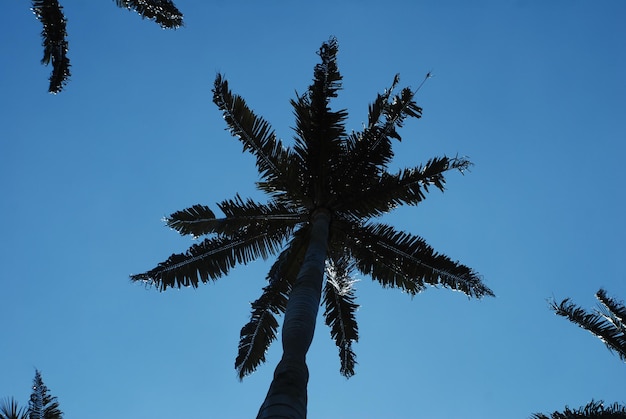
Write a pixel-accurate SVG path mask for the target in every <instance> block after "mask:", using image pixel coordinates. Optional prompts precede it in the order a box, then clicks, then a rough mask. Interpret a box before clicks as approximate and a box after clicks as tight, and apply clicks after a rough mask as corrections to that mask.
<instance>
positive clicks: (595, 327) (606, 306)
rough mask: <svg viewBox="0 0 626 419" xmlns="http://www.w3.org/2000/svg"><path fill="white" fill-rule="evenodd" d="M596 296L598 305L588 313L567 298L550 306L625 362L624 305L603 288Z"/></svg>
mask: <svg viewBox="0 0 626 419" xmlns="http://www.w3.org/2000/svg"><path fill="white" fill-rule="evenodd" d="M596 298H597V299H598V301H599V302H600V305H599V306H598V308H596V309H594V310H593V312H590V313H589V312H587V311H585V310H584V309H582V308H580V307H578V306H576V305H575V304H574V303H571V302H570V300H569V298H566V299H565V300H563V301H561V303H560V304H557V303H556V302H555V301H552V302H551V303H550V307H551V308H552V310H554V312H555V313H556V314H558V315H559V316H563V317H565V318H567V319H568V320H569V321H571V322H572V323H575V324H577V325H578V326H580V327H582V328H583V329H586V330H588V331H589V332H591V333H592V334H594V335H595V336H597V337H598V338H599V339H600V340H601V341H602V342H604V344H605V345H606V347H607V348H609V350H610V351H612V352H614V353H616V354H617V355H618V356H619V357H620V359H621V360H622V361H624V362H626V307H625V306H624V304H623V303H621V302H618V301H616V300H614V299H612V298H609V297H607V295H606V291H605V290H603V289H600V290H599V291H598V292H597V293H596Z"/></svg>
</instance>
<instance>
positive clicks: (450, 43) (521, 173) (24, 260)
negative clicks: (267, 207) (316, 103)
mask: <svg viewBox="0 0 626 419" xmlns="http://www.w3.org/2000/svg"><path fill="white" fill-rule="evenodd" d="M5 3H6V4H4V10H5V12H4V14H3V15H4V17H5V23H4V24H3V25H0V39H2V42H1V43H0V61H1V62H0V91H1V92H2V94H1V96H0V106H1V109H2V112H0V122H1V124H0V125H1V127H2V130H1V134H0V188H1V191H2V200H1V201H0V218H1V219H2V220H3V228H2V234H1V237H2V238H1V242H0V266H2V270H1V274H0V301H1V304H0V317H1V318H2V324H3V326H2V334H1V335H2V337H1V338H0V371H1V373H0V397H4V396H14V397H16V398H17V399H18V401H20V402H21V403H22V404H26V403H27V400H28V396H29V393H30V385H31V380H32V378H33V376H34V368H35V367H36V368H39V369H40V370H41V371H42V374H43V378H44V381H45V382H46V384H47V385H48V387H49V388H50V390H51V392H52V394H53V395H56V396H57V397H58V398H59V402H60V405H61V408H62V410H63V411H64V412H65V413H66V417H67V418H68V419H74V418H77V419H104V418H111V417H117V418H129V419H161V418H163V419H164V418H183V417H184V418H250V417H254V415H255V414H256V411H257V409H258V406H259V404H260V403H261V401H262V400H263V398H264V396H265V392H266V389H267V387H268V384H269V382H270V377H271V374H272V372H273V369H274V366H275V364H276V362H277V360H278V358H279V356H280V345H279V344H278V343H275V344H274V345H273V346H272V348H271V350H270V352H269V355H268V362H267V363H266V364H265V365H264V366H262V367H260V368H259V370H258V371H257V372H256V373H255V374H254V375H252V376H250V377H249V378H247V379H246V380H244V381H243V382H242V383H241V382H239V381H238V380H237V378H236V376H235V370H234V367H233V366H234V359H235V355H236V351H237V343H238V338H239V331H240V328H241V327H242V326H243V325H244V324H245V323H246V322H247V320H248V316H249V303H250V302H251V301H253V300H255V299H256V298H257V297H258V295H259V293H260V290H261V288H262V287H263V285H264V278H265V273H266V272H267V269H268V266H269V264H270V263H271V260H270V261H266V262H264V261H258V262H255V263H253V264H251V265H249V266H243V267H240V268H237V269H236V270H235V271H234V272H233V273H232V275H230V276H229V277H226V278H223V279H221V280H220V281H218V282H216V283H213V284H207V285H205V286H202V287H201V288H199V289H197V290H193V289H183V290H180V291H169V292H166V293H159V292H157V291H156V290H154V289H144V287H143V286H141V285H137V284H131V283H130V281H129V279H128V275H129V274H131V273H138V272H142V271H144V270H147V269H150V268H152V267H153V266H154V265H155V264H156V263H158V262H160V261H162V260H164V259H165V258H167V257H168V256H169V255H170V254H171V253H173V252H181V251H184V250H186V248H187V247H188V246H189V245H191V244H192V241H191V239H190V238H185V237H179V236H178V235H177V234H176V233H175V232H173V231H170V230H168V229H167V228H166V227H164V226H163V223H162V222H161V218H162V217H163V216H165V215H168V214H170V213H171V212H173V211H176V210H179V209H183V208H187V207H189V206H191V205H193V204H196V203H203V204H208V205H212V206H213V208H215V206H214V203H215V202H218V201H220V200H222V199H225V198H230V197H232V196H233V195H234V194H235V193H236V192H239V193H240V194H241V195H242V196H244V197H245V196H251V197H257V198H259V197H260V195H259V193H258V192H257V191H255V189H254V181H255V180H256V179H257V177H256V173H255V168H254V163H253V160H252V158H251V157H250V156H249V155H245V154H242V153H241V146H240V144H239V143H238V142H237V141H236V140H235V139H233V138H231V137H230V136H229V134H228V133H227V132H226V131H224V128H225V125H224V122H223V120H222V118H221V115H220V113H219V112H218V110H217V109H216V107H215V106H214V105H213V104H212V102H211V92H210V89H211V87H212V82H213V79H214V77H215V74H216V72H218V71H219V72H223V73H225V74H226V77H227V78H228V80H229V81H230V83H231V88H232V89H233V90H234V91H236V92H238V93H240V94H242V95H243V96H244V97H245V98H246V99H247V101H248V104H249V105H250V106H251V107H252V108H253V109H255V111H256V112H257V113H258V114H260V115H263V116H264V117H265V118H266V119H267V120H269V121H270V122H271V123H272V125H273V127H274V128H275V129H276V130H277V131H278V133H279V134H280V136H281V137H282V138H283V139H284V140H285V141H289V139H290V138H291V136H292V133H291V129H290V127H291V126H293V124H294V122H293V116H292V111H291V108H290V105H289V99H290V98H293V97H294V92H295V91H296V90H297V91H299V92H302V91H304V90H305V89H306V87H307V86H308V85H309V83H310V81H311V76H312V70H313V66H314V65H315V63H316V62H317V59H318V57H317V56H316V54H315V53H316V51H317V49H318V48H319V46H320V45H321V43H322V42H323V41H325V40H327V39H328V37H329V36H331V35H334V36H336V37H337V38H338V40H339V43H340V55H339V66H340V70H341V72H342V74H343V76H344V90H343V91H342V92H341V96H340V98H339V99H338V100H337V101H336V102H335V105H336V106H337V107H346V108H348V109H349V111H350V119H349V122H348V124H347V127H348V129H351V128H354V129H358V128H360V126H361V123H362V122H363V121H365V118H366V114H367V105H368V104H369V103H370V102H371V101H372V100H373V99H374V98H375V96H376V93H378V92H380V91H382V90H383V89H384V88H385V87H387V86H388V85H389V84H390V83H391V81H392V79H393V76H394V74H396V73H400V74H401V80H402V82H401V84H402V85H411V86H417V85H418V84H419V83H420V82H421V81H422V79H423V77H424V75H425V74H426V73H427V72H428V71H432V72H433V74H434V75H435V76H434V77H433V78H432V79H430V80H429V81H428V82H427V83H426V85H425V86H424V87H423V88H422V90H421V91H420V93H419V95H418V102H419V104H420V105H421V106H423V108H424V117H423V119H422V120H419V121H416V120H411V121H409V122H408V124H407V125H406V127H405V128H404V129H403V130H402V132H401V134H402V135H403V138H404V141H403V142H402V143H401V144H396V145H397V147H396V151H397V159H396V160H395V163H394V164H395V165H396V166H397V167H405V166H415V165H418V164H419V163H422V162H425V161H426V160H427V159H428V158H429V157H432V156H436V155H443V154H448V155H455V154H457V153H458V154H460V155H467V156H469V157H470V158H471V159H472V161H473V162H474V163H475V166H474V168H473V170H472V172H471V173H469V174H467V175H466V176H461V175H460V174H456V173H451V174H450V176H449V178H448V179H449V182H448V190H447V191H446V193H445V194H441V193H439V192H438V191H434V192H432V193H431V195H429V197H428V199H427V200H426V201H425V202H424V203H423V204H422V205H420V206H418V207H408V208H402V209H400V210H398V211H396V212H394V213H392V214H390V215H389V216H388V217H386V221H388V222H390V223H393V224H394V225H395V226H397V227H398V228H400V229H403V230H406V231H409V232H412V233H414V234H418V235H421V236H422V237H424V238H425V239H426V240H427V241H428V242H429V243H430V244H432V245H433V246H434V247H435V248H436V249H437V250H439V251H441V252H443V253H446V254H448V255H449V256H451V257H452V258H454V259H458V260H459V261H461V262H462V263H464V264H467V265H469V266H471V267H473V268H474V269H476V270H477V271H479V272H480V273H481V274H482V275H484V280H485V282H486V284H487V285H488V286H489V287H490V288H491V289H493V291H494V292H495V293H496V295H497V298H493V299H485V300H480V301H477V300H468V299H467V298H466V297H465V296H464V295H462V294H460V293H454V292H451V291H449V290H445V289H434V288H431V289H428V290H427V291H426V292H424V293H423V294H420V295H418V296H416V297H415V298H413V299H411V298H410V297H408V296H407V295H403V294H401V293H400V292H398V291H397V290H390V289H382V288H380V287H379V286H378V284H376V283H373V282H372V281H371V280H370V279H369V278H367V277H360V278H359V279H360V282H359V283H358V284H357V292H358V302H359V303H360V304H361V308H360V310H359V312H358V317H357V318H358V321H359V326H360V335H361V339H360V341H359V343H358V344H357V345H356V347H355V349H356V352H357V357H358V358H357V361H358V362H359V365H358V366H357V373H356V376H354V377H353V378H352V379H350V380H346V379H345V378H343V377H342V376H341V375H340V374H339V359H338V356H337V351H336V348H335V347H334V345H333V343H332V341H331V339H330V336H329V330H328V328H327V327H326V326H325V325H324V324H323V323H322V322H321V321H320V322H319V324H318V329H317V331H316V336H315V341H314V344H313V346H312V348H311V351H310V355H309V366H310V369H311V380H310V383H309V399H310V400H309V415H310V417H311V418H312V419H315V418H359V419H360V418H381V417H385V418H418V417H419V418H431V419H438V418H470V419H471V418H480V419H490V418H494V419H495V418H527V417H529V416H530V415H531V414H532V413H533V412H550V411H554V410H557V409H562V408H563V407H564V406H565V405H566V404H567V405H570V406H572V407H578V406H581V405H584V404H585V403H587V402H588V401H590V400H591V399H592V398H595V399H596V400H598V399H603V400H605V401H607V402H615V401H618V402H622V403H626V374H625V373H626V365H624V364H623V363H620V361H619V359H618V358H617V357H616V356H614V355H612V354H611V353H609V352H608V351H607V349H606V348H605V347H604V345H603V344H602V343H601V342H600V341H599V340H597V339H595V338H594V337H593V336H591V335H590V334H589V333H587V332H585V331H583V330H581V329H579V328H577V327H576V326H574V325H572V324H570V323H569V322H567V321H566V320H565V319H562V318H559V317H557V316H555V315H554V314H553V313H552V312H551V311H550V310H549V309H548V304H547V299H549V298H551V297H553V296H554V297H556V298H557V299H561V298H565V297H568V296H569V297H572V298H573V299H574V301H576V302H577V303H579V304H581V305H583V306H585V307H588V308H591V307H593V306H594V304H595V299H594V297H593V295H594V293H595V292H596V291H597V290H598V288H600V287H605V288H606V289H607V290H608V291H609V294H610V295H612V296H616V297H618V298H620V299H624V298H626V282H625V279H626V273H625V271H624V261H625V260H626V241H625V240H624V236H626V217H625V216H624V205H625V202H626V198H625V195H624V184H625V182H626V173H625V171H624V167H623V165H624V155H625V154H626V147H625V143H626V125H625V122H624V121H625V115H626V78H625V77H624V74H626V25H624V22H625V21H626V2H623V1H619V0H614V1H603V2H591V1H582V0H568V1H565V0H556V1H550V2H545V1H539V0H535V1H522V0H519V1H490V2H489V1H481V2H477V3H478V4H475V5H472V6H468V5H467V4H466V3H467V2H462V1H456V2H451V1H444V2H435V1H408V0H407V1H387V2H373V1H357V0H350V1H333V2H328V1H317V2H296V3H298V5H295V4H294V3H293V2H287V1H231V2H209V1H207V2H197V1H188V0H178V1H177V2H176V4H177V6H178V7H179V8H180V9H181V10H182V11H183V12H184V13H185V20H186V27H184V28H182V29H180V30H177V31H165V30H161V29H160V28H159V27H158V26H157V25H156V24H154V23H152V22H149V21H142V20H141V19H140V18H139V17H138V16H137V15H136V14H134V13H130V12H127V11H124V10H121V9H118V8H117V7H115V5H114V2H113V1H111V0H97V1H96V0H92V1H89V2H86V1H78V0H65V1H63V2H62V4H63V5H64V7H65V13H66V16H67V18H68V31H69V42H70V53H69V57H70V59H71V62H72V73H73V76H72V79H71V81H70V83H69V84H68V86H67V88H66V91H64V92H63V93H61V94H59V95H56V96H53V95H50V94H48V93H47V92H46V90H47V79H48V76H49V73H50V69H49V68H46V67H43V66H41V65H39V60H40V58H41V54H42V49H41V47H40V44H41V40H40V37H39V33H40V30H41V28H40V24H39V22H38V21H36V19H35V18H34V16H33V15H32V13H31V12H30V10H29V4H30V2H27V1H19V2H18V1H11V2H8V1H7V2H5Z"/></svg>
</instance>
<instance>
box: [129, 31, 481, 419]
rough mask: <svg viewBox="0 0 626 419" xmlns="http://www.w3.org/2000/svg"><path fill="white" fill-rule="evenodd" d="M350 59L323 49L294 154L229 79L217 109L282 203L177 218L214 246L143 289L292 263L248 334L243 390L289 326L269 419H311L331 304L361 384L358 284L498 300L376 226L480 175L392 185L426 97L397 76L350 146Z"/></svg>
mask: <svg viewBox="0 0 626 419" xmlns="http://www.w3.org/2000/svg"><path fill="white" fill-rule="evenodd" d="M337 52H338V45H337V41H336V40H335V39H334V38H331V39H330V40H329V41H328V42H325V43H324V44H323V45H322V47H321V48H320V50H319V56H320V59H321V62H320V63H319V64H317V65H316V66H315V69H314V74H313V84H311V85H310V86H309V88H308V90H307V91H306V93H304V94H303V95H296V99H294V100H292V101H291V104H292V106H293V108H294V113H295V118H296V126H295V128H294V130H295V143H294V145H293V146H291V147H286V146H285V145H284V144H283V143H282V141H281V140H279V139H278V138H277V137H276V135H275V134H274V131H273V130H272V128H271V127H270V125H269V123H267V122H266V121H265V120H264V119H262V118H260V117H258V116H257V115H256V114H255V113H254V112H253V111H252V110H250V109H249V108H248V106H247V105H246V103H245V101H244V100H243V98H241V97H240V96H238V95H234V94H233V93H232V92H231V91H230V90H229V87H228V82H227V81H226V80H224V78H223V77H222V76H221V75H219V74H218V76H217V77H216V79H215V84H214V88H213V102H214V103H215V104H216V105H217V106H218V108H219V109H220V111H222V113H223V116H224V120H225V121H226V124H227V125H228V128H229V130H230V132H231V134H232V135H233V136H234V137H236V138H237V139H239V140H240V141H241V142H242V144H243V149H244V151H248V152H250V153H251V154H252V155H253V156H255V157H256V165H257V168H258V171H259V176H260V181H259V182H257V187H258V189H260V190H261V191H263V192H265V193H266V194H267V195H268V202H267V203H260V202H255V201H253V200H251V199H243V198H241V197H240V196H239V195H235V197H234V198H233V199H230V200H225V201H223V202H221V203H219V204H218V207H219V209H220V210H221V212H222V213H223V214H224V217H222V218H217V217H216V216H215V214H214V213H213V211H212V210H211V209H210V208H209V207H207V206H204V205H194V206H192V207H191V208H187V209H185V210H182V211H177V212H175V213H173V214H172V215H170V216H169V217H168V218H167V219H166V222H167V225H168V226H169V227H172V228H173V229H175V230H177V231H178V232H179V233H181V234H183V235H192V236H194V237H199V236H203V235H208V236H209V237H208V238H206V239H205V240H204V241H202V242H201V243H198V244H194V245H193V246H191V248H190V249H189V250H187V252H186V253H182V254H174V255H172V256H170V257H169V258H168V259H167V260H166V261H164V262H162V263H159V264H158V266H157V267H156V268H154V269H152V270H150V271H148V272H145V273H142V274H138V275H133V276H131V279H132V280H134V281H143V282H145V283H148V284H152V285H154V286H156V287H157V288H159V289H160V290H161V291H163V290H166V289H167V288H169V287H178V288H180V287H187V286H191V287H197V286H198V285H199V283H200V282H203V283H205V282H208V281H209V280H216V279H218V278H220V277H222V276H224V275H226V274H228V273H229V271H230V269H231V268H232V267H234V266H235V265H237V264H247V263H248V262H250V261H252V260H253V259H256V258H259V257H261V258H264V259H265V258H268V257H269V256H270V255H276V254H277V255H278V256H277V258H276V261H275V262H274V264H273V265H272V267H271V268H270V271H269V273H268V275H267V279H268V283H267V285H266V286H265V287H264V288H263V292H262V294H261V297H260V298H259V299H258V300H256V301H255V302H253V303H252V315H251V319H250V321H249V323H248V324H246V325H245V326H244V327H243V328H242V329H241V339H240V343H239V352H238V355H237V358H236V362H235V366H236V368H237V370H238V372H239V376H240V377H243V376H245V375H246V374H249V373H250V372H252V371H254V370H255V368H256V367H257V366H258V365H259V364H260V363H261V362H263V361H265V352H266V350H267V348H268V347H269V345H270V344H271V342H272V341H273V340H275V339H276V333H277V329H278V322H277V320H276V317H275V316H276V315H277V314H281V313H284V324H283V332H282V345H283V356H282V359H281V361H280V362H279V364H278V366H277V367H276V371H275V373H274V379H273V381H272V384H271V385H270V389H269V391H268V394H267V397H266V399H265V402H264V403H263V405H262V407H261V409H260V411H259V417H296V418H303V417H305V416H306V404H307V392H306V386H307V382H308V376H309V372H308V368H307V366H306V362H305V357H306V353H307V351H308V349H309V346H310V344H311V341H312V338H313V331H314V328H315V319H316V316H317V312H318V308H319V306H320V302H322V304H323V305H324V306H325V310H324V316H325V320H326V324H327V325H329V326H330V331H331V337H332V339H333V340H334V341H335V343H336V345H337V347H338V349H339V356H340V365H341V366H340V372H341V373H342V374H343V375H345V376H347V377H349V376H351V375H353V374H354V366H355V364H356V358H355V354H354V351H353V348H352V343H353V342H355V341H357V340H358V327H357V322H356V317H355V313H356V309H357V307H358V305H357V304H356V302H355V293H354V288H353V286H352V285H353V282H354V280H353V274H354V272H355V271H358V272H361V273H362V274H364V275H368V276H370V277H371V278H372V279H373V280H374V281H378V282H379V283H380V284H381V285H382V286H383V287H391V288H399V289H400V290H401V291H404V292H406V293H407V294H409V295H415V294H417V293H419V292H420V291H422V290H424V289H425V288H426V287H427V285H434V286H441V287H444V288H450V289H453V290H457V291H461V292H463V293H465V294H466V295H468V296H470V297H477V298H480V297H483V296H492V295H493V293H492V292H491V290H490V289H489V288H487V287H486V286H485V285H484V284H483V283H482V282H481V279H480V277H479V276H478V274H477V273H476V272H474V271H473V270H472V269H470V268H468V267H467V266H465V265H462V264H460V263H458V262H455V261H453V260H451V259H450V258H448V257H447V256H445V255H443V254H440V253H437V252H435V251H434V250H433V248H432V247H430V246H429V245H428V244H427V243H426V242H425V240H424V239H422V238H421V237H419V236H415V235H412V234H410V233H405V232H402V231H397V230H396V229H394V228H393V227H392V226H390V225H387V224H383V223H380V222H376V221H374V219H375V218H376V217H379V216H380V215H382V214H384V213H387V212H389V211H391V210H392V209H394V208H395V207H397V206H398V205H404V204H407V205H417V204H419V203H420V202H422V200H424V199H425V197H426V193H427V192H428V191H429V188H431V187H432V188H436V189H439V190H441V191H443V190H444V185H445V178H444V174H445V172H447V171H450V170H458V171H461V172H463V171H465V170H466V169H467V168H468V167H469V166H470V164H471V163H470V162H469V161H468V160H467V159H464V158H458V157H455V158H449V157H446V156H443V157H434V158H432V159H430V160H429V161H428V162H426V163H425V164H423V165H420V166H416V167H413V168H407V169H403V170H400V171H398V172H395V173H391V172H389V171H388V170H387V167H388V164H389V162H390V161H391V160H392V157H393V151H392V147H391V141H392V139H396V140H400V139H401V138H400V135H399V133H398V131H397V129H398V128H399V127H402V125H403V123H404V121H405V120H406V119H407V118H409V117H413V118H419V117H420V116H421V112H422V109H421V108H420V107H419V106H418V105H417V104H416V103H415V101H414V96H415V93H416V92H415V91H413V90H411V89H410V88H404V89H402V90H400V92H399V93H397V94H396V93H394V90H395V88H396V87H397V84H398V81H399V79H398V77H397V76H396V77H395V78H394V80H393V83H392V85H391V87H390V88H389V89H387V90H386V91H385V92H384V93H383V94H379V95H378V96H377V98H376V100H375V101H374V103H373V104H371V105H370V107H369V115H368V123H367V125H366V126H365V127H364V128H363V129H362V130H361V131H360V132H352V133H349V134H348V133H347V132H346V130H345V128H344V122H345V120H346V118H347V115H348V114H347V111H346V110H338V111H333V110H331V108H330V101H331V99H332V98H334V97H336V96H337V94H338V91H339V90H340V89H341V80H342V77H341V75H340V73H339V70H338V68H337ZM324 277H325V278H326V282H325V284H324V281H323V280H324Z"/></svg>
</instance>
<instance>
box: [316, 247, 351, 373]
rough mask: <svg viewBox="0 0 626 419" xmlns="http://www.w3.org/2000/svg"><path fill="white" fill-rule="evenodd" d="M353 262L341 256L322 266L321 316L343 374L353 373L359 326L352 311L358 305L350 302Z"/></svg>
mask: <svg viewBox="0 0 626 419" xmlns="http://www.w3.org/2000/svg"><path fill="white" fill-rule="evenodd" d="M352 269H353V263H352V262H351V261H350V259H349V258H346V257H342V258H338V259H335V260H333V259H331V260H329V262H328V264H327V266H326V285H325V286H324V299H323V304H324V306H325V310H324V317H325V319H326V325H327V326H329V327H330V335H331V337H332V338H333V340H334V341H335V344H336V345H337V348H339V359H340V361H341V367H340V370H339V371H340V373H341V374H342V375H343V376H345V377H348V378H349V377H351V376H353V375H354V367H355V365H356V355H355V353H354V351H353V350H352V342H356V341H358V340H359V328H358V325H357V322H356V317H355V313H356V310H357V309H358V307H359V306H358V304H355V303H354V300H355V295H354V287H353V283H354V280H353V279H352V278H351V277H350V272H351V270H352Z"/></svg>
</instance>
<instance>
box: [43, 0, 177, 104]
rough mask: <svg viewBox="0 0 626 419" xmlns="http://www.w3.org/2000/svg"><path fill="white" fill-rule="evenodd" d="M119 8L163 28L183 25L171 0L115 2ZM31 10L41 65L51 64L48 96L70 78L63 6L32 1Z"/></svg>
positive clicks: (50, 1)
mask: <svg viewBox="0 0 626 419" xmlns="http://www.w3.org/2000/svg"><path fill="white" fill-rule="evenodd" d="M115 3H116V4H117V5H118V6H119V7H122V8H126V9H132V10H135V11H136V12H137V13H139V15H141V16H142V17H143V18H146V19H150V20H154V21H155V22H156V23H158V24H159V25H160V26H161V27H163V28H178V27H180V26H182V24H183V15H182V14H181V13H180V11H179V10H178V9H177V8H176V6H175V5H174V3H173V2H172V1H171V0H115ZM32 10H33V13H35V16H36V17H37V19H39V21H40V22H41V24H42V25H43V29H42V31H41V38H42V40H43V58H42V59H41V63H42V64H44V65H49V64H52V73H51V75H50V85H49V87H48V91H49V92H50V93H59V92H60V91H61V90H63V88H64V87H65V85H66V84H67V81H68V79H69V77H70V75H71V74H70V59H69V58H68V56H67V52H68V42H67V31H66V24H67V20H66V19H65V15H64V14H63V7H62V6H61V5H60V4H59V2H58V0H32Z"/></svg>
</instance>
